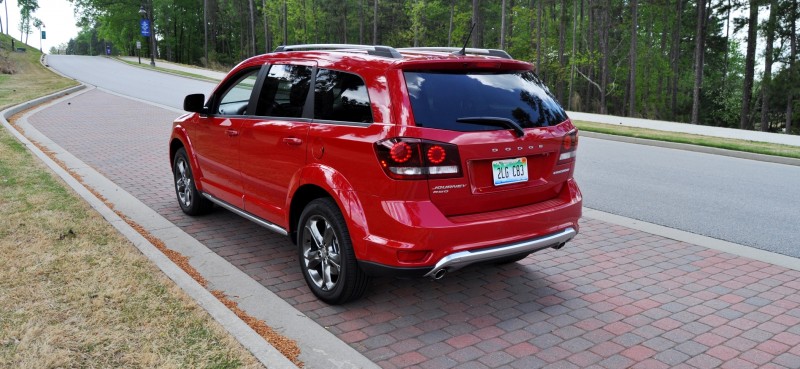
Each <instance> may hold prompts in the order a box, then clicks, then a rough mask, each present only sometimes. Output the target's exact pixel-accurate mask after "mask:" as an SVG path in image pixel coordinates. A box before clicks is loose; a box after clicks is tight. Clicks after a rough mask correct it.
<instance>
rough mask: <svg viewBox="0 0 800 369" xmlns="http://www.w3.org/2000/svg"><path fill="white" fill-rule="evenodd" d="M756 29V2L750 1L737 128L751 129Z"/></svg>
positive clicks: (754, 0)
mask: <svg viewBox="0 0 800 369" xmlns="http://www.w3.org/2000/svg"><path fill="white" fill-rule="evenodd" d="M757 27H758V5H757V0H750V19H749V21H748V24H747V54H746V55H745V62H744V86H743V92H742V116H741V120H740V121H739V128H741V129H751V128H752V127H751V126H750V100H751V99H752V98H753V78H754V75H755V66H756V41H757V40H756V37H757V31H758V29H757Z"/></svg>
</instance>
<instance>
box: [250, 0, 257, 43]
mask: <svg viewBox="0 0 800 369" xmlns="http://www.w3.org/2000/svg"><path fill="white" fill-rule="evenodd" d="M248 5H249V6H250V17H249V20H250V45H249V46H250V55H255V54H256V12H255V4H253V0H250V1H248Z"/></svg>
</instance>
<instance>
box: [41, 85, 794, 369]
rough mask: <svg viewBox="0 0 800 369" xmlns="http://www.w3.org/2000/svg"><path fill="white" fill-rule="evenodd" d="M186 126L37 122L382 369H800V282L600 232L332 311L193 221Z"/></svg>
mask: <svg viewBox="0 0 800 369" xmlns="http://www.w3.org/2000/svg"><path fill="white" fill-rule="evenodd" d="M175 116H176V114H175V113H174V112H170V111H166V110H162V109H159V108H156V107H152V106H149V105H146V104H142V103H138V102H135V101H132V100H128V99H125V98H121V97H117V96H114V95H109V94H106V93H103V92H100V91H97V90H94V91H90V92H88V93H85V94H82V95H80V96H78V97H75V98H73V99H71V100H69V104H68V103H67V102H62V103H59V104H57V105H55V106H53V107H51V108H49V109H46V110H44V111H42V112H39V113H37V114H35V115H33V116H32V117H30V119H29V121H30V122H31V123H32V124H33V125H34V126H35V127H37V128H38V129H39V130H40V131H42V132H43V133H44V134H45V135H47V136H48V137H50V138H51V139H53V140H54V141H55V142H57V143H58V144H59V145H61V146H62V147H64V148H65V149H67V150H68V151H70V152H71V153H72V154H74V155H75V156H77V157H78V158H80V159H81V160H83V161H84V162H85V163H87V164H89V165H91V166H92V167H94V168H95V169H96V170H98V171H100V172H101V173H103V174H104V175H105V176H107V177H108V178H109V179H111V180H112V181H114V182H115V183H116V184H117V185H119V186H120V187H122V188H124V189H125V190H127V191H128V192H130V193H132V194H133V195H135V196H136V197H138V198H139V199H141V200H142V201H143V202H144V203H146V204H147V205H148V206H150V207H151V208H152V209H154V210H156V211H158V212H159V213H160V214H162V215H163V216H164V217H166V218H167V219H169V220H171V221H172V222H173V223H174V224H176V225H178V226H179V227H181V228H182V229H183V230H185V231H186V232H188V233H189V234H191V235H192V236H194V237H195V238H197V239H198V240H200V241H201V242H203V243H204V244H205V245H206V246H208V247H209V248H210V249H212V250H214V251H216V252H217V253H218V254H219V255H221V256H223V257H225V258H226V259H227V260H228V261H230V262H231V263H232V264H234V265H236V266H237V267H238V268H240V269H241V270H243V271H244V272H246V273H247V274H248V275H250V276H252V277H253V278H254V279H255V280H257V281H259V282H260V283H261V284H263V285H264V286H266V287H267V288H269V289H270V290H272V291H273V292H275V293H276V294H278V295H279V296H281V297H282V298H284V299H285V300H286V301H287V302H289V303H290V304H292V305H293V306H294V307H295V308H297V309H298V310H300V311H302V312H303V313H305V314H306V315H308V316H309V317H310V318H312V319H314V320H315V321H316V322H317V323H318V324H320V325H322V326H324V327H326V328H327V329H329V330H330V331H331V332H333V333H334V334H336V335H337V336H338V337H339V338H340V339H342V340H343V341H345V342H347V343H348V344H350V345H351V346H353V347H354V348H356V349H357V350H359V351H360V352H362V353H363V354H364V355H366V356H367V357H368V358H370V359H371V360H373V361H374V362H376V363H378V364H379V365H381V366H382V367H385V368H402V367H415V368H450V367H456V366H458V367H461V368H498V367H502V368H534V367H559V368H584V367H596V368H623V367H635V368H662V367H664V368H666V367H685V368H690V367H693V368H719V367H722V368H752V367H772V368H800V294H799V293H798V290H800V272H798V271H795V270H790V269H786V268H782V267H778V266H774V265H770V264H767V263H764V262H760V261H754V260H751V259H747V258H743V257H739V256H735V255H732V254H727V253H724V252H719V251H715V250H711V249H706V248H703V247H700V246H696V245H692V244H687V243H683V242H678V241H674V240H671V239H667V238H663V237H659V236H655V235H652V234H648V233H644V232H640V231H636V230H633V229H629V228H625V227H622V226H618V225H613V224H609V223H604V222H602V221H599V220H594V219H584V220H582V222H581V225H582V228H581V234H580V235H579V236H578V237H576V238H575V240H574V241H573V242H571V243H570V244H569V245H568V246H567V247H565V248H563V249H561V250H558V251H555V250H549V251H544V252H541V253H537V254H534V255H532V256H530V257H528V258H527V259H525V260H523V261H522V262H519V263H516V264H512V265H507V266H502V267H487V266H475V267H469V268H466V269H463V270H461V271H459V272H456V273H453V274H451V275H448V277H447V278H444V279H442V280H440V281H432V280H427V279H413V280H395V279H378V280H375V281H374V282H373V283H372V286H371V287H370V292H369V293H368V295H367V296H366V297H365V298H364V299H362V300H360V301H358V302H355V303H352V304H349V305H346V306H328V305H325V304H323V303H320V302H319V301H317V300H316V299H315V298H314V297H313V295H312V294H311V293H310V292H309V291H308V290H307V288H306V286H305V283H304V281H303V279H302V276H301V275H300V273H299V268H298V265H297V262H296V258H295V255H296V252H295V249H294V247H293V246H292V244H291V243H290V242H289V241H288V240H287V239H286V238H284V237H281V236H278V235H275V234H273V233H270V232H268V231H266V230H264V229H262V228H260V227H258V226H256V225H254V224H252V223H250V222H248V221H246V220H244V219H241V218H239V217H238V216H235V215H233V214H231V213H230V212H227V211H224V210H221V209H218V210H217V211H215V212H214V213H212V214H210V215H208V216H204V217H198V218H191V217H188V216H185V215H184V214H183V213H181V211H180V209H179V208H178V205H177V204H176V200H175V199H174V197H175V195H174V191H173V189H172V185H171V175H170V170H169V164H168V163H169V162H168V159H167V137H168V133H169V130H170V122H171V120H172V119H173V118H174V117H175Z"/></svg>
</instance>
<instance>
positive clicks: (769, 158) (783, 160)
mask: <svg viewBox="0 0 800 369" xmlns="http://www.w3.org/2000/svg"><path fill="white" fill-rule="evenodd" d="M580 135H581V136H584V137H591V138H598V139H602V140H609V141H618V142H625V143H632V144H638V145H648V146H657V147H664V148H668V149H676V150H684V151H694V152H700V153H704V154H714V155H722V156H730V157H734V158H739V159H749V160H757V161H766V162H770V163H777V164H785V165H794V166H800V159H794V158H787V157H783V156H773V155H764V154H754V153H749V152H743V151H735V150H726V149H718V148H716V147H706V146H699V145H691V144H684V143H677V142H667V141H657V140H648V139H645V138H636V137H627V136H617V135H609V134H605V133H597V132H588V131H581V133H580Z"/></svg>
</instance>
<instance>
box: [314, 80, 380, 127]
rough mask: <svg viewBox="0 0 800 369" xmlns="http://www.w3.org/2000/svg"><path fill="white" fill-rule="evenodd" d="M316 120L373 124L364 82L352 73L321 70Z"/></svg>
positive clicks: (315, 90)
mask: <svg viewBox="0 0 800 369" xmlns="http://www.w3.org/2000/svg"><path fill="white" fill-rule="evenodd" d="M314 119H322V120H337V121H342V122H356V123H372V109H371V108H370V104H369V94H368V93H367V86H366V85H365V84H364V80H362V79H361V77H359V76H357V75H355V74H351V73H345V72H339V71H335V70H328V69H320V70H318V71H317V79H316V82H315V84H314Z"/></svg>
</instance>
